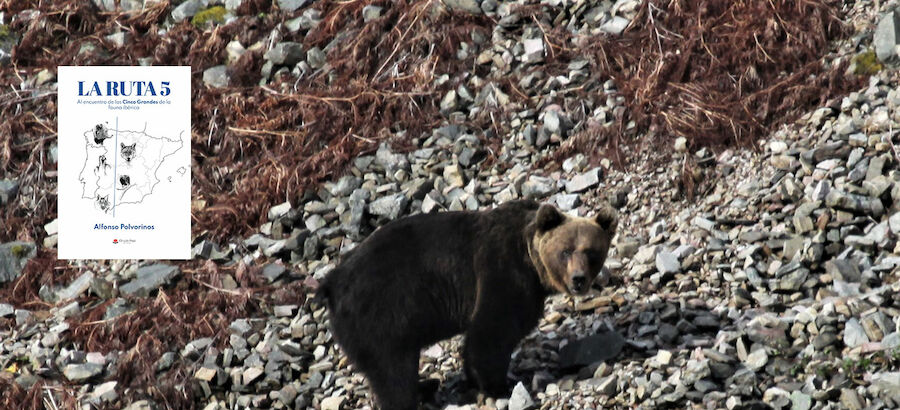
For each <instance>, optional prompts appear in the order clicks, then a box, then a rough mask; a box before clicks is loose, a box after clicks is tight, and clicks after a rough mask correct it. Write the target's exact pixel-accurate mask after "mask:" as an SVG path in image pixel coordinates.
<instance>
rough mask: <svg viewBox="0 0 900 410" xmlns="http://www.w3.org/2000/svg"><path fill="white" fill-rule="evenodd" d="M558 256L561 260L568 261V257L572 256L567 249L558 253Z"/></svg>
mask: <svg viewBox="0 0 900 410" xmlns="http://www.w3.org/2000/svg"><path fill="white" fill-rule="evenodd" d="M559 256H560V257H561V258H563V259H569V257H571V256H572V251H571V250H569V249H566V250H564V251H562V252H560V253H559Z"/></svg>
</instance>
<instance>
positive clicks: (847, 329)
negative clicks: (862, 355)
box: [844, 317, 869, 348]
mask: <svg viewBox="0 0 900 410" xmlns="http://www.w3.org/2000/svg"><path fill="white" fill-rule="evenodd" d="M864 343H869V337H868V336H866V332H865V330H864V329H863V327H862V325H860V324H859V320H857V319H856V318H855V317H852V318H850V319H848V320H847V322H846V323H845V324H844V344H845V345H847V347H850V348H853V347H857V346H859V345H861V344H864Z"/></svg>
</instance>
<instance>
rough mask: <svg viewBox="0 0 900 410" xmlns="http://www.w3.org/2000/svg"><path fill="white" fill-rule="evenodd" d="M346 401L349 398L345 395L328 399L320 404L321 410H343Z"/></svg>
mask: <svg viewBox="0 0 900 410" xmlns="http://www.w3.org/2000/svg"><path fill="white" fill-rule="evenodd" d="M345 400H347V396H344V395H338V396H330V397H326V398H324V399H322V402H321V404H320V407H321V410H341V409H343V407H342V405H343V404H344V401H345Z"/></svg>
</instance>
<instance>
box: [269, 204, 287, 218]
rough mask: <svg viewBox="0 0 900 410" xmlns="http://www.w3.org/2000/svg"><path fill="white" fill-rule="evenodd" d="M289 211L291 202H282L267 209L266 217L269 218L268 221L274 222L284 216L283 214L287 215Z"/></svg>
mask: <svg viewBox="0 0 900 410" xmlns="http://www.w3.org/2000/svg"><path fill="white" fill-rule="evenodd" d="M290 210H291V202H290V201H286V202H282V203H280V204H278V205H275V206H273V207H271V208H269V212H268V214H267V216H268V217H269V220H270V221H274V220H276V219H278V218H280V217H282V216H284V215H285V214H287V213H288V211H290Z"/></svg>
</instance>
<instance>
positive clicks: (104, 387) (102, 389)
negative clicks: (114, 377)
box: [90, 381, 119, 402]
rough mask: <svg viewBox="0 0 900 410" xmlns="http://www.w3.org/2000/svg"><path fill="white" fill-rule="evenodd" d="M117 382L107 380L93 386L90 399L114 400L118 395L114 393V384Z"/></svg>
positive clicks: (100, 400)
mask: <svg viewBox="0 0 900 410" xmlns="http://www.w3.org/2000/svg"><path fill="white" fill-rule="evenodd" d="M118 383H119V382H117V381H109V382H106V383H103V384H101V385H99V386H97V387H95V388H94V391H92V392H91V396H90V399H91V400H92V401H94V402H104V401H105V402H114V401H116V399H117V398H119V395H118V394H117V393H116V385H117V384H118Z"/></svg>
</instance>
